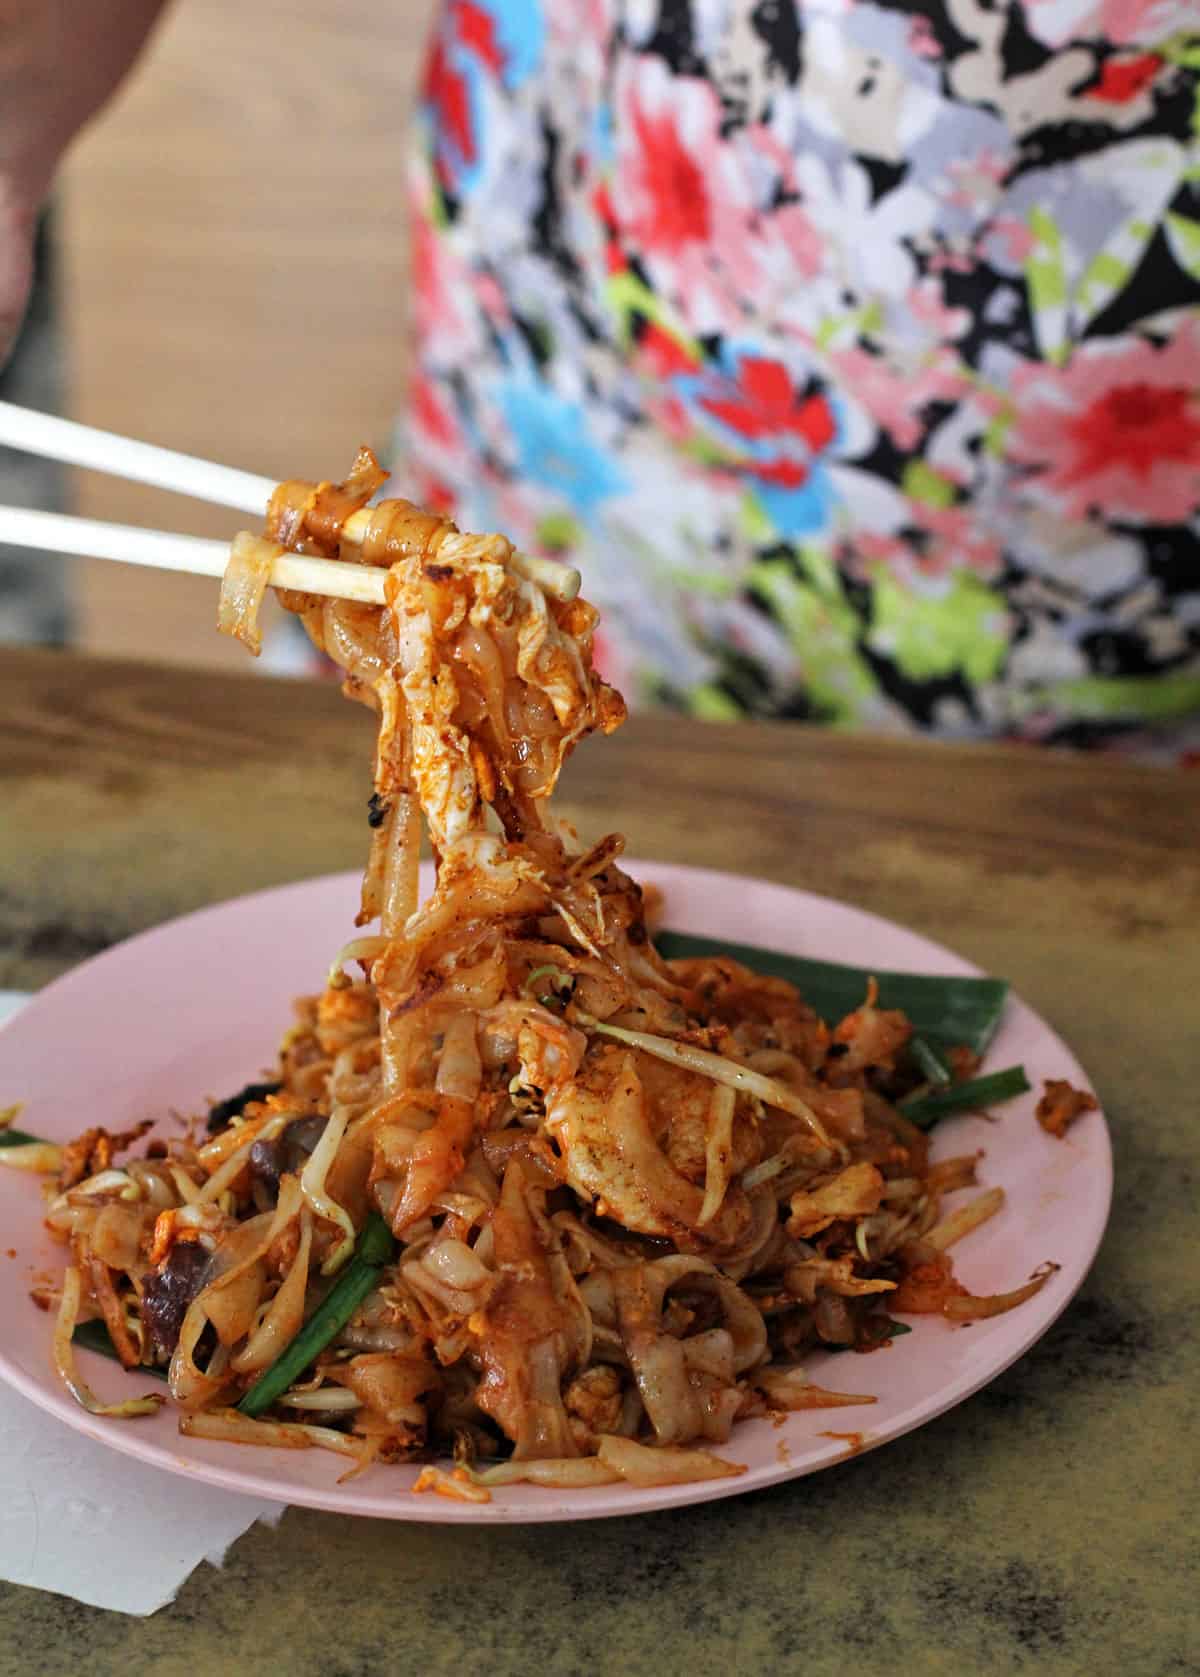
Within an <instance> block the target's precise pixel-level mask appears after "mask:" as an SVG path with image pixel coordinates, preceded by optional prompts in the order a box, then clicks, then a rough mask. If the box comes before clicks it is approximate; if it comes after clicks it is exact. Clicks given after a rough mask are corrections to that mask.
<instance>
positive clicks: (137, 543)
mask: <svg viewBox="0 0 1200 1677" xmlns="http://www.w3.org/2000/svg"><path fill="white" fill-rule="evenodd" d="M272 488H274V485H272ZM0 542H8V543H9V544H10V545H11V546H13V547H36V548H41V549H42V550H43V551H45V552H48V553H74V554H79V555H80V556H82V557H85V558H90V559H119V560H121V561H123V562H124V563H125V564H127V565H153V566H154V567H155V568H156V569H158V570H160V571H190V572H192V573H193V574H194V575H196V576H214V577H221V576H224V574H225V567H226V565H228V563H229V543H228V542H216V541H206V540H204V538H203V537H201V536H180V535H174V534H172V533H171V532H169V531H166V530H142V529H140V528H139V527H138V526H137V525H136V524H105V523H102V522H101V521H100V520H99V519H96V518H72V517H70V516H69V515H68V514H67V513H62V512H36V511H33V510H31V509H30V508H28V507H0ZM270 581H271V586H272V588H298V589H300V590H302V591H303V592H304V593H305V594H325V595H328V596H329V597H330V598H331V599H340V600H361V601H363V602H364V603H365V604H367V605H375V606H381V605H383V604H384V593H383V589H384V583H385V582H386V581H387V571H386V570H381V569H380V568H378V567H377V566H374V565H347V564H343V563H342V562H340V561H339V560H336V559H310V558H308V557H307V556H306V555H305V554H302V553H284V552H282V551H281V552H280V555H279V557H278V558H277V559H276V561H275V563H274V565H273V566H272V567H271V578H270Z"/></svg>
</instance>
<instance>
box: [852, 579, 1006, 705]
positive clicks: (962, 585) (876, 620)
mask: <svg viewBox="0 0 1200 1677" xmlns="http://www.w3.org/2000/svg"><path fill="white" fill-rule="evenodd" d="M871 597H872V607H873V609H872V624H871V631H870V634H869V635H868V637H867V639H868V643H869V644H870V646H871V647H872V648H873V649H874V650H875V651H876V652H882V653H884V654H885V655H886V656H887V657H889V658H894V659H895V661H896V663H897V665H898V666H899V668H900V669H901V670H902V671H903V673H904V674H905V675H906V676H909V677H910V678H911V679H912V680H914V681H929V680H934V679H936V678H937V677H939V676H947V675H951V674H952V673H953V672H954V671H955V670H961V671H962V672H963V674H964V675H965V676H966V677H967V679H968V680H969V681H972V682H975V683H976V684H980V683H982V682H985V681H993V680H994V679H995V678H996V676H997V675H999V673H1000V669H1001V667H1002V665H1003V663H1004V656H1005V653H1006V651H1007V650H1008V632H1007V624H1008V613H1007V610H1006V608H1005V604H1004V600H1003V597H1002V596H1001V595H999V594H995V593H993V592H992V590H991V589H990V588H988V587H987V586H986V585H985V584H984V583H982V582H981V581H980V580H979V578H978V577H977V576H975V575H973V574H972V572H970V571H958V572H956V573H955V575H954V576H953V577H952V578H951V579H950V582H949V586H948V587H945V588H942V589H941V590H940V591H939V592H938V593H936V594H934V593H928V594H918V593H916V592H914V591H913V590H912V589H911V588H906V587H902V586H901V585H900V584H899V583H898V582H897V581H896V580H895V578H894V577H893V576H892V575H891V574H890V573H889V572H887V571H885V570H883V569H876V571H875V574H874V577H873V581H872V590H871Z"/></svg>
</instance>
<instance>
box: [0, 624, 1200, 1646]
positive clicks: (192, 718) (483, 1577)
mask: <svg viewBox="0 0 1200 1677" xmlns="http://www.w3.org/2000/svg"><path fill="white" fill-rule="evenodd" d="M0 705H2V712H0V714H2V715H3V719H4V726H3V730H2V731H0V985H8V986H14V987H27V988H32V987H35V986H37V985H40V984H42V983H45V982H46V981H47V980H49V979H50V978H52V977H54V976H55V975H56V974H57V973H59V972H62V971H64V970H65V969H66V968H67V967H69V966H71V965H72V964H73V963H75V962H77V961H79V960H82V959H84V958H85V957H86V956H88V955H90V954H92V953H94V952H95V951H97V950H99V949H102V948H104V947H105V946H107V945H108V944H110V943H112V942H114V941H115V940H117V939H119V938H123V937H125V936H127V935H129V934H130V933H132V932H136V931H139V930H141V929H142V928H144V927H146V926H150V925H153V924H155V923H156V922H159V921H161V920H163V919H166V918H167V917H168V916H171V915H174V914H178V913H180V912H182V911H183V910H186V909H190V908H193V907H196V906H198V905H201V904H204V903H208V902H213V901H216V900H218V899H221V898H224V897H230V896H234V895H236V894H238V893H239V892H242V891H246V890H250V889H253V888H255V887H258V886H263V885H268V884H274V883H280V882H283V881H285V880H290V879H298V878H303V877H305V876H309V875H313V874H317V873H321V872H325V871H330V870H334V869H341V868H345V867H348V866H353V865H355V864H356V863H357V861H358V860H359V859H360V857H361V855H362V852H363V841H364V837H365V822H364V820H363V814H364V808H363V805H364V801H365V798H366V796H367V792H368V790H369V785H368V763H369V756H370V746H371V726H372V725H371V720H370V718H369V717H368V716H367V715H366V714H365V713H359V712H358V711H357V709H356V707H353V706H349V705H346V704H345V703H344V702H343V701H342V700H341V699H340V698H339V696H338V694H337V693H336V691H335V690H333V689H332V688H328V689H327V688H323V687H320V686H317V685H302V684H297V683H289V682H282V681H278V682H272V681H265V680H262V679H260V678H257V677H255V676H253V675H249V674H248V675H246V676H238V675H228V676H227V675H224V674H222V675H219V676H214V675H198V674H195V673H182V672H177V671H172V672H168V671H165V670H162V669H157V668H154V667H151V666H148V665H136V664H124V663H122V664H118V663H108V662H100V661H97V660H88V659H83V658H80V657H78V656H75V655H71V654H62V653H58V654H56V653H34V652H22V653H7V654H6V655H5V657H4V659H3V660H2V661H0ZM564 794H565V796H564V800H563V801H564V804H565V806H566V812H567V813H568V814H569V815H570V816H571V817H572V818H573V819H574V820H575V821H576V822H577V824H578V825H579V826H580V828H581V830H582V831H583V832H584V833H585V834H589V835H593V836H594V835H597V834H599V833H600V832H602V831H605V830H608V829H609V828H617V829H620V830H623V831H625V832H626V833H627V834H629V835H630V842H631V849H632V851H633V852H634V853H636V854H641V855H644V856H647V857H654V858H661V859H669V860H674V861H682V862H692V863H700V864H707V865H712V866H719V867H723V868H727V869H730V870H732V871H736V872H740V873H746V874H754V875H758V876H761V877H764V878H769V879H774V880H778V881H781V882H783V883H785V884H789V885H794V886H801V887H805V888H807V889H809V890H815V891H820V892H824V893H827V894H828V895H831V896H834V897H839V898H843V899H846V900H848V901H852V902H854V903H857V904H859V905H861V906H864V907H867V908H870V909H874V910H876V911H877V912H879V913H882V914H885V915H888V916H890V917H891V918H893V919H897V920H901V921H904V922H906V923H907V924H909V925H911V926H913V927H914V928H916V929H917V930H918V931H920V932H923V933H925V934H926V935H928V936H930V937H934V938H938V939H941V940H942V941H944V942H946V943H948V944H950V945H952V946H953V947H954V948H956V949H958V950H959V951H961V953H963V954H964V955H966V956H968V957H969V958H970V959H972V960H974V961H976V962H978V963H979V964H980V965H981V966H983V967H985V968H987V969H988V970H989V971H993V972H997V973H1002V974H1003V975H1004V976H1006V977H1007V978H1009V979H1011V980H1012V981H1013V983H1014V984H1015V986H1016V987H1017V989H1018V990H1019V991H1020V992H1021V994H1022V995H1023V996H1024V997H1025V998H1026V1000H1027V1001H1029V1002H1030V1003H1031V1004H1032V1006H1033V1007H1035V1008H1036V1009H1037V1010H1038V1011H1039V1012H1041V1013H1042V1014H1043V1015H1044V1016H1045V1017H1046V1018H1047V1019H1048V1020H1049V1021H1050V1022H1051V1023H1052V1024H1053V1025H1054V1026H1055V1027H1056V1028H1057V1029H1058V1030H1059V1031H1060V1032H1061V1033H1062V1035H1063V1036H1064V1037H1065V1038H1066V1039H1067V1041H1068V1042H1070V1043H1071V1044H1072V1046H1073V1047H1074V1048H1075V1050H1076V1051H1077V1053H1078V1054H1079V1056H1080V1058H1081V1059H1082V1061H1083V1063H1084V1064H1085V1066H1087V1068H1088V1069H1089V1071H1090V1073H1091V1076H1092V1078H1093V1080H1094V1083H1095V1086H1096V1087H1097V1089H1098V1090H1099V1092H1100V1094H1101V1096H1102V1098H1103V1101H1104V1104H1105V1107H1106V1110H1107V1113H1108V1117H1109V1122H1110V1125H1111V1128H1112V1133H1113V1141H1114V1146H1115V1152H1116V1197H1115V1202H1114V1207H1113V1215H1112V1221H1111V1224H1110V1227H1109V1231H1108V1234H1107V1237H1106V1239H1105V1241H1104V1244H1103V1247H1102V1249H1101V1252H1100V1256H1099V1258H1098V1260H1097V1262H1096V1265H1095V1267H1094V1269H1093V1271H1092V1274H1091V1276H1090V1277H1089V1279H1088V1281H1087V1282H1086V1284H1085V1286H1084V1288H1083V1290H1082V1292H1081V1293H1080V1295H1079V1296H1078V1298H1077V1299H1076V1301H1075V1302H1074V1303H1073V1304H1072V1306H1071V1307H1070V1308H1069V1309H1068V1310H1067V1312H1066V1314H1065V1315H1064V1316H1063V1317H1062V1319H1061V1320H1060V1321H1059V1322H1058V1323H1057V1324H1056V1325H1055V1326H1054V1327H1053V1328H1052V1329H1051V1330H1050V1332H1049V1333H1048V1334H1047V1335H1046V1336H1045V1337H1044V1338H1043V1339H1042V1340H1041V1341H1040V1342H1039V1344H1038V1345H1036V1346H1035V1347H1034V1349H1033V1350H1032V1351H1030V1352H1029V1353H1028V1354H1027V1355H1026V1356H1025V1357H1024V1358H1023V1359H1022V1360H1021V1361H1020V1362H1018V1363H1017V1364H1016V1365H1015V1366H1014V1367H1012V1368H1010V1369H1009V1370H1008V1371H1007V1372H1006V1373H1004V1374H1002V1375H1001V1376H1000V1377H999V1378H998V1379H997V1380H995V1381H994V1382H993V1383H992V1384H991V1385H990V1386H988V1387H987V1388H985V1389H984V1390H983V1391H982V1392H980V1393H979V1394H978V1395H977V1396H976V1397H974V1398H972V1399H971V1400H970V1401H969V1402H967V1403H964V1404H962V1405H961V1406H960V1407H958V1408H956V1409H954V1410H952V1411H951V1412H950V1413H948V1414H946V1415H943V1416H941V1417H940V1418H939V1419H937V1420H935V1421H933V1422H931V1423H930V1424H928V1425H927V1426H924V1427H922V1428H921V1429H920V1430H919V1431H917V1432H915V1433H912V1434H909V1435H908V1436H907V1437H904V1438H902V1439H899V1440H897V1441H895V1442H894V1443H892V1444H890V1445H889V1446H888V1447H887V1448H886V1449H882V1450H879V1451H876V1452H874V1453H871V1454H868V1455H863V1456H860V1457H858V1458H857V1459H855V1460H850V1461H847V1462H845V1463H844V1464H842V1465H840V1466H838V1467H835V1468H833V1469H830V1470H828V1471H826V1472H824V1473H821V1474H819V1475H816V1476H814V1477H811V1478H807V1479H803V1480H799V1481H796V1482H794V1483H792V1484H785V1485H781V1486H778V1487H775V1488H773V1489H771V1490H767V1491H762V1492H756V1493H752V1494H748V1495H746V1496H744V1497H736V1498H733V1499H730V1500H728V1501H722V1502H719V1503H716V1504H713V1505H710V1506H701V1507H698V1508H694V1509H689V1510H682V1511H676V1512H670V1513H663V1514H658V1515H651V1516H649V1517H642V1518H638V1519H630V1520H621V1519H615V1520H607V1521H601V1522H597V1523H583V1524H579V1525H576V1526H541V1527H539V1526H533V1527H526V1528H519V1527H517V1528H507V1529H493V1530H463V1529H461V1528H460V1529H452V1528H449V1527H432V1526H422V1525H409V1524H404V1523H402V1522H400V1521H397V1522H395V1523H394V1524H385V1523H382V1522H374V1521H357V1520H353V1519H347V1518H339V1517H337V1516H334V1515H330V1514H319V1513H313V1512H309V1511H306V1510H303V1509H292V1510H290V1511H289V1512H288V1513H287V1514H286V1515H285V1516H284V1518H283V1521H282V1524H281V1525H280V1527H279V1528H278V1530H268V1529H266V1528H262V1527H256V1528H254V1529H252V1530H251V1531H249V1532H248V1533H247V1534H246V1535H245V1536H244V1537H243V1538H241V1539H240V1540H239V1542H238V1543H237V1544H236V1545H235V1547H234V1548H233V1550H232V1551H231V1553H230V1555H229V1557H228V1559H227V1562H226V1565H225V1567H224V1569H223V1570H222V1571H219V1572H218V1571H216V1570H214V1569H212V1568H211V1567H209V1566H207V1565H204V1566H202V1567H201V1568H200V1569H199V1570H198V1571H197V1572H196V1573H195V1574H194V1575H193V1576H192V1577H191V1579H190V1580H189V1581H188V1582H187V1583H186V1584H185V1585H184V1587H183V1589H182V1590H181V1592H180V1595H179V1598H178V1600H177V1601H176V1602H175V1603H174V1604H173V1605H172V1606H170V1607H167V1608H164V1609H163V1610H162V1611H161V1612H160V1613H158V1614H157V1615H155V1616H154V1617H153V1618H152V1619H150V1620H147V1621H138V1620H132V1619H128V1618H124V1617H122V1616H120V1615H116V1614H110V1613H105V1612H103V1611H100V1610H97V1609H92V1608H87V1607H83V1606H80V1605H79V1604H77V1603H75V1602H71V1601H67V1600H63V1599H61V1598H59V1597H56V1596H51V1595H44V1594H39V1593H37V1592H34V1591H30V1590H25V1589H21V1588H18V1587H15V1586H9V1587H3V1588H0V1671H2V1672H5V1673H8V1672H14V1673H16V1672H21V1673H34V1672H41V1671H45V1672H54V1673H58V1672H63V1671H67V1670H73V1671H82V1672H87V1673H88V1674H89V1677H93V1674H94V1677H107V1674H108V1673H116V1672H123V1673H125V1672H136V1673H138V1674H146V1677H177V1674H178V1677H184V1674H186V1677H207V1674H209V1673H213V1674H215V1673H218V1672H222V1673H223V1672H226V1671H244V1672H247V1673H251V1672H253V1673H258V1672H264V1673H265V1672H273V1671H287V1672H289V1673H295V1674H297V1677H307V1674H308V1673H313V1674H314V1677H315V1674H318V1673H319V1674H320V1677H352V1674H357V1673H365V1672H375V1671H380V1672H384V1671H386V1672H393V1671H394V1672H409V1671H412V1672H423V1673H429V1674H434V1673H442V1672H446V1673H452V1672H458V1671H460V1670H463V1669H468V1668H472V1669H479V1668H481V1669H483V1670H486V1671H488V1672H490V1673H509V1672H512V1673H518V1672H520V1673H526V1672H530V1673H539V1672H544V1673H549V1674H559V1673H561V1674H564V1677H566V1674H568V1673H571V1674H573V1673H578V1674H580V1677H585V1674H586V1677H603V1674H607V1673H619V1672H630V1671H642V1670H647V1671H648V1670H655V1671H658V1672H662V1673H674V1672H680V1671H686V1672H688V1673H689V1677H709V1674H710V1673H711V1674H713V1677H716V1674H719V1673H726V1672H730V1671H734V1672H739V1673H741V1672H746V1673H757V1672H760V1671H762V1672H768V1671H789V1672H790V1671H796V1672H803V1673H805V1677H825V1674H831V1677H832V1674H835V1673H836V1674H837V1677H843V1674H845V1673H864V1672H875V1671H878V1672H884V1671H886V1672H889V1673H892V1672H904V1673H906V1674H920V1673H929V1674H938V1677H940V1674H943V1673H944V1674H946V1677H992V1674H993V1673H996V1674H999V1673H1008V1672H1021V1671H1030V1672H1037V1673H1039V1674H1045V1677H1067V1674H1076V1673H1081V1672H1087V1673H1089V1674H1094V1677H1105V1674H1107V1673H1118V1672H1119V1673H1121V1674H1122V1677H1169V1674H1173V1673H1188V1672H1196V1671H1198V1670H1200V1665H1198V1664H1197V1650H1198V1647H1200V1635H1198V1632H1200V1623H1198V1616H1197V1611H1196V1605H1195V1603H1196V1576H1197V1573H1196V1561H1197V1542H1196V1534H1197V1528H1196V1515H1195V1509H1196V1488H1197V1487H1196V1474H1195V1420H1196V1415H1195V1397H1194V1394H1195V1391H1196V1388H1197V1385H1198V1384H1200V1352H1198V1350H1197V1342H1196V1338H1195V1326H1196V1302H1197V1288H1196V1281H1197V1273H1198V1263H1197V1257H1196V1251H1197V1233H1198V1230H1197V1227H1196V1218H1195V1205H1196V1188H1195V1173H1194V1170H1193V1166H1192V1158H1193V1155H1194V1151H1195V1141H1194V1138H1195V1135H1196V1127H1197V1119H1198V1117H1200V1113H1198V1110H1197V1107H1198V1101H1197V1094H1196V1088H1197V1069H1198V1068H1197V1044H1198V1040H1200V1030H1198V1028H1197V1027H1198V1024H1200V1000H1198V998H1200V775H1195V776H1189V775H1187V774H1176V773H1173V772H1169V771H1165V770H1158V769H1151V768H1143V767H1136V766H1132V765H1129V764H1125V763H1121V762H1116V761H1113V760H1111V759H1104V760H1102V759H1099V758H1088V759H1085V758H1078V757H1070V756H1061V755H1048V754H1039V753H1036V752H1032V751H1028V750H1009V749H1002V748H996V747H978V746H972V747H962V748H959V747H952V746H946V745H932V744H926V743H914V742H910V741H894V740H882V739H866V738H847V737H845V736H842V735H838V734H834V733H830V732H824V731H815V730H810V729H807V728H804V727H800V726H796V725H774V724H772V725H768V724H730V725H707V726H702V725H699V724H695V723H692V722H687V721H683V720H676V719H671V718H653V719H651V718H646V719H637V720H635V721H633V722H631V723H630V724H629V726H628V727H627V728H626V729H625V730H623V731H622V732H621V733H620V734H618V735H616V736H614V737H613V739H612V740H610V741H608V742H604V743H603V744H599V743H596V742H590V743H589V744H587V745H585V747H584V748H583V750H582V751H581V752H580V753H579V754H578V756H577V758H576V759H575V760H574V761H573V762H572V764H571V765H570V766H569V768H568V771H567V774H566V776H565V777H564ZM830 953H831V954H834V955H837V954H842V955H843V956H844V957H845V958H848V959H853V951H831V952H830ZM1189 1438H1190V1439H1191V1444H1190V1445H1189V1442H1188V1440H1189ZM115 1564H119V1560H118V1561H117V1562H116V1563H115Z"/></svg>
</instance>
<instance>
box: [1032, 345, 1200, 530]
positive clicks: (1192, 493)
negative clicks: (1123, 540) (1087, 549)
mask: <svg viewBox="0 0 1200 1677" xmlns="http://www.w3.org/2000/svg"><path fill="white" fill-rule="evenodd" d="M1013 397H1014V403H1015V407H1016V421H1015V424H1014V426H1013V431H1012V435H1011V437H1010V439H1009V445H1008V453H1009V457H1010V458H1011V459H1013V460H1016V461H1018V462H1020V464H1022V465H1024V466H1027V467H1029V468H1030V469H1031V476H1030V479H1029V484H1030V488H1031V492H1032V493H1033V494H1034V495H1035V496H1036V497H1037V498H1039V499H1042V500H1045V501H1047V502H1048V503H1049V504H1050V505H1052V506H1053V507H1054V508H1055V509H1056V510H1057V511H1060V512H1062V513H1063V514H1065V515H1066V516H1067V517H1069V518H1083V517H1085V516H1086V515H1087V514H1088V513H1089V512H1090V511H1091V510H1092V509H1093V508H1094V509H1097V510H1098V511H1099V512H1101V513H1102V514H1105V515H1107V516H1108V517H1110V518H1123V519H1136V520H1139V521H1141V520H1145V521H1147V522H1153V523H1175V522H1180V521H1182V520H1184V519H1186V518H1188V517H1190V516H1191V514H1192V513H1193V512H1194V511H1195V510H1196V508H1197V507H1198V506H1200V322H1196V321H1188V322H1186V323H1185V324H1184V325H1183V326H1182V327H1181V328H1180V330H1179V331H1178V333H1177V334H1176V336H1175V338H1174V339H1173V340H1172V341H1171V342H1169V343H1166V344H1163V345H1162V346H1161V347H1157V348H1156V347H1155V346H1154V345H1153V344H1151V343H1149V342H1148V341H1147V340H1146V339H1144V338H1118V339H1105V340H1098V341H1097V342H1095V343H1084V344H1082V345H1081V346H1080V347H1079V348H1078V349H1077V350H1076V351H1075V353H1074V355H1073V356H1072V357H1071V360H1070V361H1069V362H1068V364H1067V365H1066V366H1065V367H1052V366H1048V365H1045V366H1043V365H1039V366H1031V367H1025V368H1024V369H1022V371H1021V372H1020V373H1018V375H1017V377H1016V378H1015V380H1014V381H1013Z"/></svg>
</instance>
